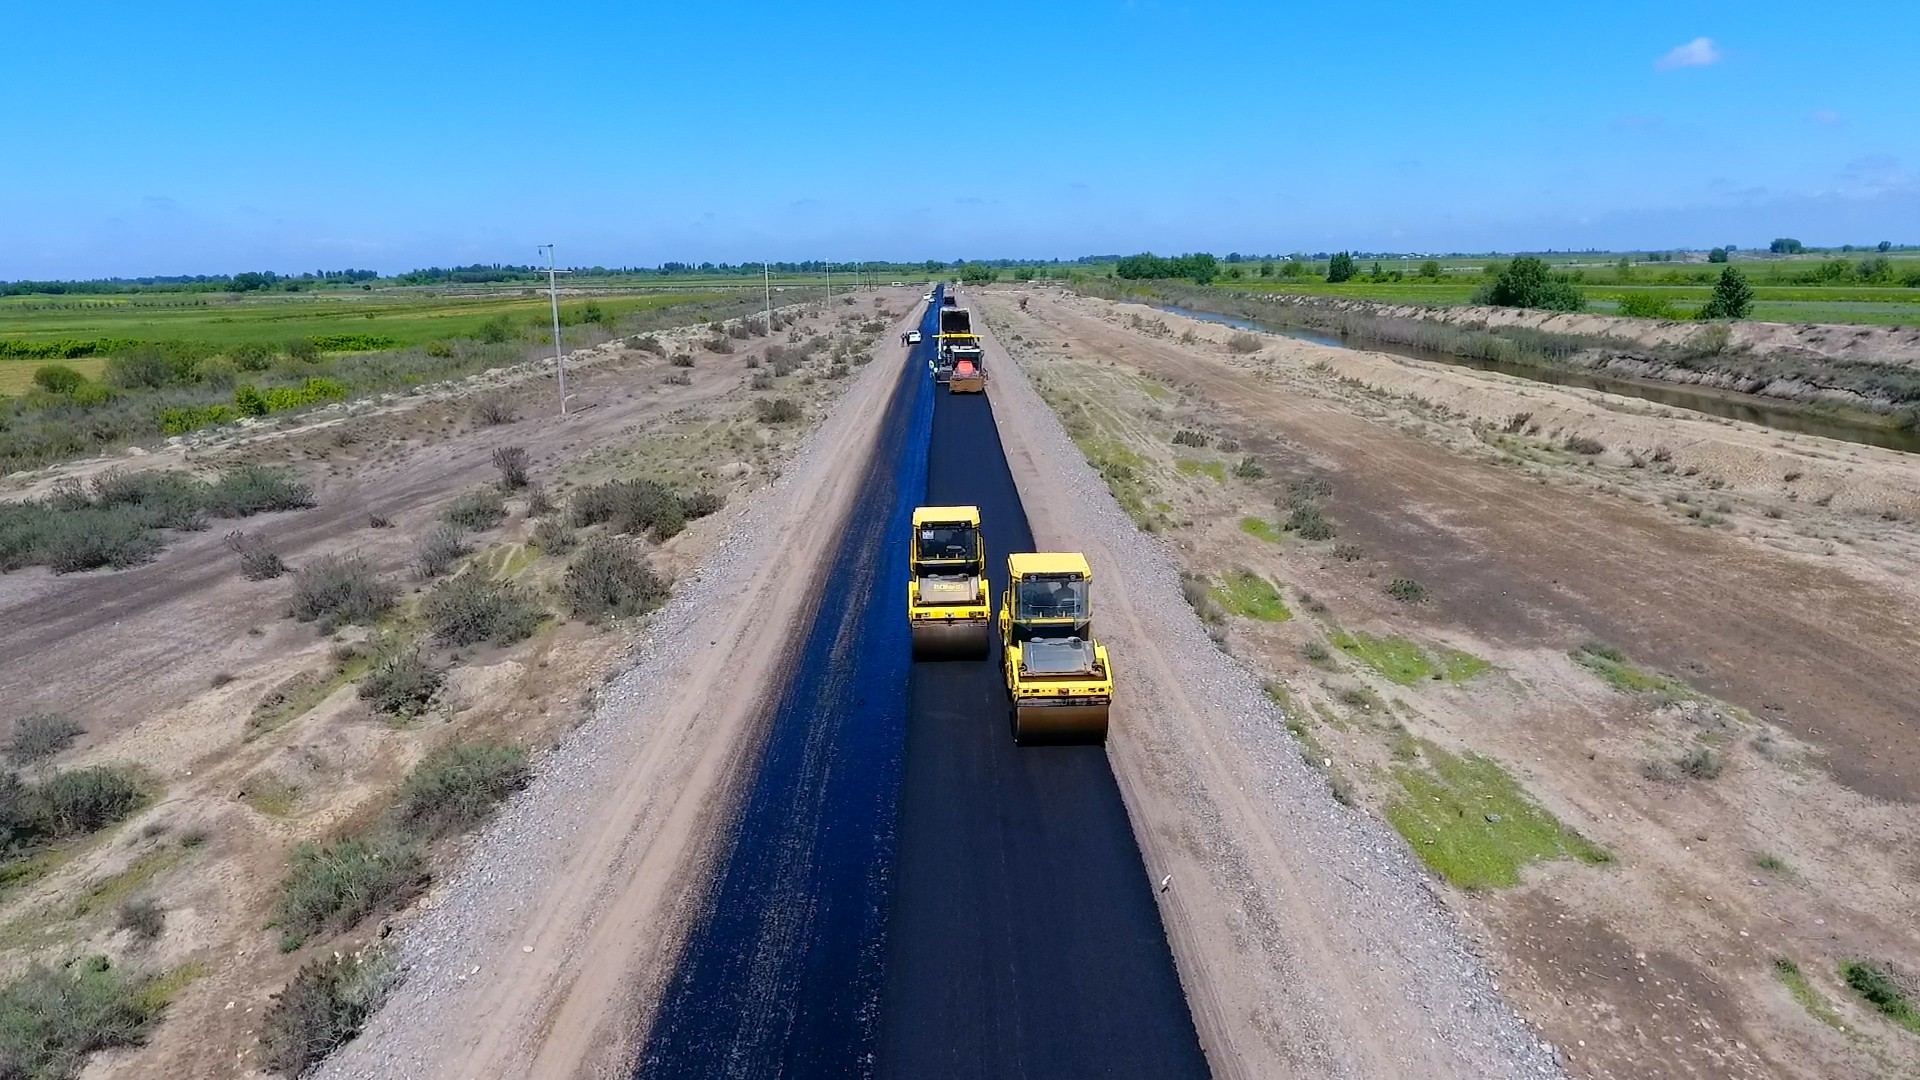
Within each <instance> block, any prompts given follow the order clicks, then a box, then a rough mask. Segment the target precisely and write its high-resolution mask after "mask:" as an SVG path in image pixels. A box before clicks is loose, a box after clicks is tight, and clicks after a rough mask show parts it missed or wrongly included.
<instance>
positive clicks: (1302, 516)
mask: <svg viewBox="0 0 1920 1080" xmlns="http://www.w3.org/2000/svg"><path fill="white" fill-rule="evenodd" d="M1280 527H1281V528H1282V529H1285V530H1286V531H1287V532H1290V533H1297V534H1298V535H1299V537H1300V539H1302V540H1331V539H1333V537H1334V528H1333V523H1332V522H1331V521H1328V520H1327V519H1326V516H1325V515H1324V514H1322V513H1321V512H1320V508H1319V507H1318V506H1316V505H1314V504H1312V503H1301V504H1298V505H1295V506H1294V507H1293V509H1291V510H1289V511H1288V512H1287V518H1286V520H1285V521H1284V522H1282V523H1281V525H1280Z"/></svg>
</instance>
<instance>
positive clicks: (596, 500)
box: [572, 480, 687, 541]
mask: <svg viewBox="0 0 1920 1080" xmlns="http://www.w3.org/2000/svg"><path fill="white" fill-rule="evenodd" d="M572 517H573V523H574V524H575V525H579V526H582V527H585V526H588V525H598V524H600V523H602V522H606V523H608V524H610V525H611V526H612V527H613V531H614V532H620V533H631V534H635V535H638V534H640V533H642V532H645V533H650V534H652V536H653V538H654V539H655V540H657V541H665V540H669V539H671V538H672V537H674V536H676V535H678V534H679V532H680V530H681V529H684V528H686V524H687V514H686V508H685V507H684V506H683V505H682V503H681V501H680V498H679V497H678V496H677V495H675V494H674V493H673V492H672V491H671V490H669V489H668V488H667V487H666V486H665V485H663V484H658V483H655V482H654V481H652V480H615V481H612V482H610V483H606V484H601V485H599V486H597V487H590V488H586V489H584V490H582V491H581V492H580V493H579V494H577V495H575V496H574V498H573V505H572Z"/></svg>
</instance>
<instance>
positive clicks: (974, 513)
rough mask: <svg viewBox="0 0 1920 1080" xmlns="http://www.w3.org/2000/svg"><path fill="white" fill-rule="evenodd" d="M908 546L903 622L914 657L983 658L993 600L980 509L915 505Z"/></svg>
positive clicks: (990, 626) (990, 629) (991, 633)
mask: <svg viewBox="0 0 1920 1080" xmlns="http://www.w3.org/2000/svg"><path fill="white" fill-rule="evenodd" d="M909 551H910V555H909V560H908V567H909V577H908V580H907V623H908V626H909V627H910V628H911V630H912V632H913V655H914V657H915V659H922V660H936V659H970V660H978V659H981V658H983V657H985V656H986V655H987V647H988V645H989V643H990V641H991V639H992V637H993V628H992V619H993V602H992V600H991V599H990V598H989V595H988V585H987V548H986V544H985V542H984V541H982V540H981V539H980V508H979V507H977V506H922V507H918V508H916V509H915V510H914V512H913V541H912V547H911V548H910V549H909Z"/></svg>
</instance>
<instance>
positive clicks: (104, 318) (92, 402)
mask: <svg viewBox="0 0 1920 1080" xmlns="http://www.w3.org/2000/svg"><path fill="white" fill-rule="evenodd" d="M69 284H72V283H69ZM761 306H762V300H761V299H760V294H759V293H758V292H752V294H751V295H749V294H748V291H744V290H743V291H738V292H718V291H706V292H700V291H693V292H679V291H675V292H659V293H644V294H638V295H611V296H602V297H595V298H592V299H587V300H576V301H568V302H567V303H565V304H563V305H562V320H561V321H562V323H563V334H565V335H566V336H567V337H568V339H569V340H568V344H570V345H576V346H578V345H590V344H595V343H597V342H600V341H605V340H607V339H608V338H610V337H614V336H621V335H626V334H630V333H638V332H642V331H649V330H657V329H661V328H664V327H669V326H677V325H685V324H687V323H689V322H695V321H700V322H706V321H711V320H721V319H728V318H733V317H736V316H740V315H750V314H752V313H754V312H756V311H758V310H759V309H760V307H761ZM0 323H4V324H5V330H4V331H0V378H4V376H5V375H6V373H7V372H8V371H10V370H14V369H18V371H19V373H20V375H21V378H20V379H19V381H18V384H17V385H15V386H13V387H11V388H12V389H14V390H15V391H16V393H15V394H14V396H12V397H10V398H8V399H6V400H5V401H0V472H12V471H16V470H20V469H28V468H34V467H37V466H41V465H47V464H52V463H54V462H58V461H62V460H66V459H68V458H73V457H78V456H82V455H85V454H90V453H98V452H101V451H103V450H108V449H112V448H114V447H116V446H120V445H124V444H126V443H132V442H141V441H152V440H157V439H160V438H163V437H166V436H171V435H186V434H191V433H193V432H195V431H199V430H201V429H203V428H209V427H214V426H218V425H221V424H229V423H234V422H237V421H241V420H246V419H257V418H261V417H268V416H276V415H281V414H285V413H290V412H298V411H301V410H306V409H311V408H314V407H317V406H322V405H328V404H332V403H335V402H341V401H347V400H351V399H353V398H358V397H363V396H366V395H369V394H378V393H389V392H408V391H411V390H413V389H415V388H417V387H419V386H422V385H424V384H427V383H434V382H440V381H444V380H448V379H453V378H458V377H460V376H464V375H469V374H472V373H474V372H478V371H484V370H487V369H490V368H501V367H508V366H511V365H514V364H519V363H522V362H525V361H527V360H529V359H533V358H537V357H538V356H540V355H541V354H542V353H543V352H544V351H546V350H551V348H552V343H551V341H550V340H549V339H550V338H551V336H552V331H551V330H550V329H548V327H549V321H548V314H547V301H546V300H545V298H544V297H534V296H521V295H517V294H516V295H513V296H510V297H505V296H491V297H439V296H427V297H420V296H416V295H405V296H390V295H384V294H380V295H372V296H368V295H365V294H362V293H359V292H357V291H352V292H340V293H337V294H335V295H332V296H330V297H329V298H328V299H325V300H321V299H317V298H314V297H310V296H305V295H300V296H285V295H282V296H276V297H254V296H248V297H246V298H244V299H243V298H239V297H231V298H229V297H221V296H218V295H207V294H196V295H193V296H190V297H167V296H164V295H159V294H138V296H137V298H136V299H133V300H131V301H126V302H112V303H109V302H103V301H100V300H81V299H74V298H67V297H8V298H0ZM42 327H46V328H49V329H42ZM55 327H57V329H51V328H55ZM346 327H351V329H350V330H347V329H345V328H346ZM568 328H571V329H568ZM6 389H8V387H7V386H6V385H5V384H4V383H3V382H0V392H4V391H5V390H6ZM495 408H496V410H497V411H505V410H507V409H508V408H510V407H509V406H506V405H505V403H504V402H502V403H499V404H498V405H497V406H496V407H495ZM496 422H498V421H496Z"/></svg>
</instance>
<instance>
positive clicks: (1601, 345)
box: [1192, 292, 1920, 424]
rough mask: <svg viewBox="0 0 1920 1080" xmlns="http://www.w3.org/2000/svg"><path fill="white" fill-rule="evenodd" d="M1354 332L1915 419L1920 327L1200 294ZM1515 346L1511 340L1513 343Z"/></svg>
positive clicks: (1251, 310) (1196, 297)
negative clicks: (1702, 319)
mask: <svg viewBox="0 0 1920 1080" xmlns="http://www.w3.org/2000/svg"><path fill="white" fill-rule="evenodd" d="M1192 299H1193V301H1194V302H1195V303H1197V304H1199V305H1200V306H1203V307H1204V306H1219V305H1220V304H1223V303H1224V304H1225V305H1226V306H1228V307H1231V308H1233V309H1234V310H1235V311H1236V312H1240V313H1243V314H1246V315H1249V316H1251V317H1255V318H1259V317H1265V318H1269V319H1279V320H1282V321H1284V322H1286V323H1288V324H1292V325H1307V326H1314V327H1318V328H1321V329H1325V330H1330V331H1334V332H1338V333H1341V334H1344V335H1347V336H1348V339H1349V340H1351V341H1356V342H1362V343H1364V342H1365V341H1368V340H1372V341H1381V342H1390V343H1393V344H1398V345H1408V346H1414V347H1418V348H1426V349H1434V350H1438V351H1442V352H1459V353H1464V354H1467V355H1473V356H1482V357H1486V358H1491V359H1510V360H1513V361H1514V362H1520V363H1531V364H1538V365H1547V366H1571V367H1579V368H1589V369H1593V370H1595V371H1599V372H1603V373H1605V374H1608V375H1612V376H1618V377H1624V378H1630V379H1642V380H1651V381H1655V382H1670V383H1677V384H1682V385H1690V386H1702V387H1712V388H1717V389H1720V390H1731V391H1737V392H1739V393H1743V394H1751V395H1757V396H1760V397H1768V398H1778V399H1781V400H1783V401H1794V402H1803V403H1820V404H1825V405H1829V406H1843V407H1847V408H1850V409H1863V410H1867V411H1870V412H1894V413H1896V414H1897V415H1896V417H1895V419H1894V421H1892V422H1901V423H1907V424H1911V423H1914V422H1915V421H1914V417H1915V416H1917V415H1920V414H1916V413H1915V412H1914V411H1913V410H1914V409H1915V408H1916V403H1920V328H1912V327H1905V328H1903V327H1884V326H1872V327H1868V326H1853V325H1821V324H1814V323H1804V324H1786V323H1764V322H1751V321H1744V320H1743V321H1738V322H1728V323H1698V322H1687V321H1675V320H1668V319H1635V318H1625V317H1621V316H1615V315H1594V314H1587V313H1577V312H1576V313H1566V312H1553V311H1535V310H1529V309H1525V308H1502V307H1444V308H1441V307H1423V306H1419V305H1413V304H1381V303H1375V302H1372V301H1367V300H1341V299H1330V298H1323V297H1301V296H1285V295H1274V294H1251V293H1232V294H1227V295H1226V296H1225V297H1223V296H1222V295H1221V294H1218V293H1213V292H1207V293H1194V294H1193V297H1192ZM1503 338H1504V339H1506V340H1502V339H1503Z"/></svg>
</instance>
